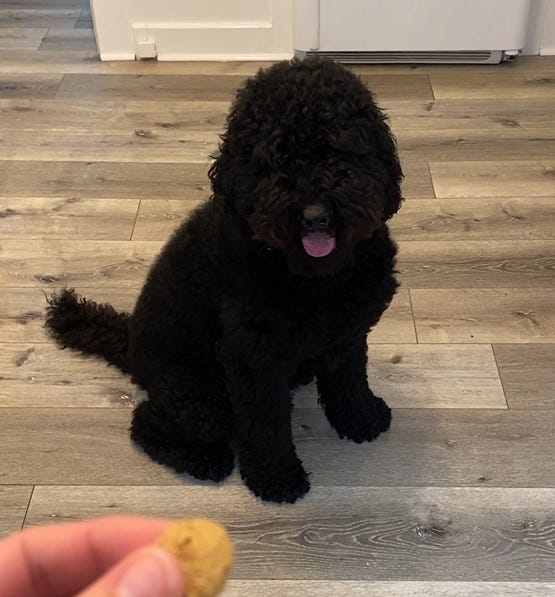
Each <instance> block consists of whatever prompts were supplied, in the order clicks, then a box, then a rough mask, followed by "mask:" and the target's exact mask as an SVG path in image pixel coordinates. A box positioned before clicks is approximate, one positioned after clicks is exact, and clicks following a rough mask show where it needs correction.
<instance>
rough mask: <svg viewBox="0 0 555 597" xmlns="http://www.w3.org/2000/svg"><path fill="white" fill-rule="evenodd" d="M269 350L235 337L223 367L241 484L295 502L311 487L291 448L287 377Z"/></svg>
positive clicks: (255, 340)
mask: <svg viewBox="0 0 555 597" xmlns="http://www.w3.org/2000/svg"><path fill="white" fill-rule="evenodd" d="M272 347H273V343H272V342H271V340H270V339H264V338H261V337H259V336H256V335H254V334H253V335H252V336H247V335H241V336H236V337H234V338H233V339H231V340H230V341H228V342H227V343H226V346H225V349H224V351H223V355H224V356H223V361H224V363H223V364H224V368H225V371H226V377H227V384H228V392H229V396H230V399H231V404H232V408H233V416H234V419H233V423H234V424H233V428H234V429H233V434H234V439H235V442H236V449H237V453H238V456H239V466H240V470H241V476H242V477H243V480H244V481H245V483H246V485H247V487H249V489H250V490H251V491H252V492H253V493H254V494H255V495H256V496H258V497H260V498H262V499H263V500H270V501H273V502H294V501H296V500H297V499H298V498H300V497H302V496H303V495H304V494H305V493H306V492H307V491H308V490H309V488H310V485H309V482H308V477H307V474H306V472H305V470H304V469H303V467H302V463H301V461H300V460H299V458H298V457H297V455H296V453H295V446H294V444H293V437H292V432H291V408H292V402H291V391H290V388H289V376H288V375H287V371H286V370H285V369H284V368H283V367H280V365H282V364H283V363H278V362H279V361H282V359H280V357H279V356H278V355H277V354H276V352H275V351H274V350H273V349H272ZM276 363H278V364H276Z"/></svg>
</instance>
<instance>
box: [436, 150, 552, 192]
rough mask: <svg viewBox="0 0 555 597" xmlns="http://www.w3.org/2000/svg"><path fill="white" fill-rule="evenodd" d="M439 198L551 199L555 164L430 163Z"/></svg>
mask: <svg viewBox="0 0 555 597" xmlns="http://www.w3.org/2000/svg"><path fill="white" fill-rule="evenodd" d="M430 171H431V173H432V179H433V182H434V188H435V191H436V195H437V197H452V198H454V197H519V196H521V197H551V196H553V189H554V188H555V160H553V159H549V160H532V161H527V160H519V161H512V162H511V161H493V160H492V161H485V162H484V161H465V162H462V161H458V162H430Z"/></svg>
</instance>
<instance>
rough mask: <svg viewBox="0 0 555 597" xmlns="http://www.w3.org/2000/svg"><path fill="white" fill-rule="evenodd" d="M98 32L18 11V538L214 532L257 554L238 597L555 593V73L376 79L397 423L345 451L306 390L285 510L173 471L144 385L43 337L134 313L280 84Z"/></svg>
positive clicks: (1, 490) (14, 282) (508, 67)
mask: <svg viewBox="0 0 555 597" xmlns="http://www.w3.org/2000/svg"><path fill="white" fill-rule="evenodd" d="M90 27H91V20H90V12H89V10H88V7H87V5H86V3H85V2H84V1H83V0H50V1H49V2H40V1H39V0H27V1H23V0H17V1H13V2H11V1H5V2H3V3H2V4H1V5H0V98H1V99H0V162H1V163H0V267H1V272H0V273H1V278H0V284H1V287H0V291H1V300H0V375H1V377H0V408H1V412H0V438H1V439H0V534H7V533H9V532H11V531H14V530H16V529H19V528H20V527H21V526H22V525H25V526H28V525H34V524H39V523H48V522H52V521H61V520H71V519H76V518H81V517H89V516H97V515H104V514H113V513H115V512H120V511H125V512H141V513H146V514H153V515H164V516H180V517H181V516H189V515H208V516H213V517H215V518H218V519H219V520H221V521H223V522H224V523H226V524H227V525H228V526H229V528H230V530H231V533H232V534H233V536H234V538H235V540H236V543H237V551H238V556H237V561H236V565H235V567H234V569H233V580H232V582H231V583H230V585H229V588H228V590H227V592H226V595H227V596H228V597H239V596H254V597H257V596H265V597H274V596H278V595H279V596H280V597H282V596H297V595H307V596H317V595H318V596H319V595H322V594H329V595H338V596H344V597H347V596H354V597H357V596H360V597H366V596H383V595H391V596H398V597H407V596H408V597H410V596H420V595H423V594H427V595H430V596H432V597H434V596H436V597H437V596H440V595H441V596H450V597H455V596H461V595H463V596H465V595H468V596H470V595H484V596H486V595H487V596H490V595H493V596H506V595H511V596H512V595H530V596H543V595H555V431H554V430H555V375H554V368H555V367H554V362H555V308H554V302H555V301H554V296H555V294H554V290H553V288H554V286H555V274H554V263H555V259H554V255H555V218H554V216H555V59H554V58H523V59H522V60H520V61H519V62H518V63H516V64H505V65H500V66H482V67H478V66H459V67H448V66H367V67H364V66H360V67H356V69H355V70H356V71H357V72H360V73H361V74H362V76H363V78H364V80H365V81H366V82H367V83H368V85H369V86H370V87H371V88H372V89H373V90H374V91H375V93H376V96H377V98H378V100H379V102H380V103H381V104H382V106H383V107H384V108H385V109H386V110H387V112H388V113H389V114H390V117H391V123H392V127H393V129H394V132H395V134H396V135H397V137H398V141H399V147H400V152H401V156H402V159H403V164H404V168H405V171H406V181H405V185H404V192H405V196H406V202H405V204H404V206H403V208H402V209H401V211H400V212H399V214H398V215H397V216H396V217H395V218H394V220H393V222H392V228H393V230H394V234H395V237H396V239H397V240H398V242H399V246H400V260H399V272H400V278H401V282H402V289H401V291H400V292H399V294H398V295H397V297H396V299H395V301H394V303H393V305H392V307H391V309H390V310H389V312H388V313H387V316H386V317H384V319H383V321H382V322H381V323H380V324H379V326H378V327H377V328H376V330H375V332H373V333H372V334H371V335H370V338H369V342H370V354H371V360H370V364H369V378H370V380H371V385H372V387H373V388H374V389H375V391H376V392H379V393H380V394H381V395H383V396H384V397H385V398H386V399H387V400H388V402H389V403H390V405H391V406H392V407H393V408H394V422H393V426H392V429H391V431H390V432H389V433H387V434H386V435H384V436H383V437H381V438H380V439H379V440H378V441H376V442H375V443H372V444H368V445H363V446H358V445H354V444H351V443H347V442H345V441H341V440H339V439H338V438H337V437H335V435H334V433H333V432H332V430H331V429H330V428H329V426H328V424H327V422H326V421H325V419H324V417H323V415H322V413H321V412H320V410H318V409H317V408H315V407H316V403H315V394H314V389H313V388H311V387H309V388H305V389H303V390H302V391H300V392H299V394H298V396H297V400H296V410H295V416H294V431H295V436H296V438H297V446H298V451H299V454H300V456H301V458H302V459H303V461H304V463H305V465H306V468H307V470H309V471H310V472H311V473H312V475H311V482H312V486H313V489H312V491H311V493H310V494H309V496H308V497H307V498H306V499H304V500H302V501H301V502H299V503H298V504H295V505H292V506H276V505H271V504H263V503H260V502H259V501H256V500H255V499H253V497H252V496H251V495H250V494H249V493H248V491H247V490H246V489H245V488H244V487H243V486H242V484H241V483H240V482H239V480H238V477H237V475H236V474H235V475H234V476H233V477H232V478H231V479H230V480H229V481H228V482H226V483H225V484H224V485H223V486H221V487H217V488H216V487H213V486H211V485H206V484H201V483H197V482H195V481H194V480H192V479H190V478H182V477H179V476H176V475H174V474H172V473H170V472H168V471H166V470H164V469H163V468H162V467H160V466H157V465H155V464H153V463H152V462H151V461H150V460H149V459H148V458H146V457H145V456H143V455H142V454H141V453H139V452H138V451H136V450H135V449H134V448H133V446H132V445H131V443H130V440H129V438H128V433H127V428H128V426H129V420H130V412H131V408H132V405H133V402H134V398H135V388H134V387H132V386H131V384H130V383H129V381H128V380H127V379H126V378H124V377H122V376H120V375H118V373H117V372H115V371H114V370H113V369H109V368H107V367H106V366H105V365H104V364H102V363H100V362H97V361H94V360H85V359H83V358H79V357H76V356H73V355H72V354H70V353H68V352H62V351H60V350H58V349H57V348H56V347H55V346H53V344H52V343H51V342H49V341H48V339H47V338H46V336H45V334H44V330H43V328H42V321H43V307H44V293H45V292H46V293H48V292H51V291H52V290H54V289H55V288H59V287H62V286H66V285H69V286H74V287H76V288H78V289H79V290H80V291H82V292H83V293H84V294H86V295H89V296H91V297H94V298H95V299H97V300H100V301H105V300H106V301H110V302H113V303H114V304H115V305H116V306H118V307H121V308H126V309H129V308H130V307H131V306H132V305H133V301H134V300H135V297H136V296H137V292H138V289H139V288H140V286H141V283H142V281H143V279H144V276H145V273H146V271H147V269H148V267H149V264H150V262H151V261H152V259H153V257H154V256H155V255H156V253H157V251H158V250H159V249H160V247H161V246H162V244H163V242H164V240H165V239H166V238H167V236H168V235H169V234H170V232H171V231H172V230H173V229H174V227H175V226H176V225H177V223H178V222H179V221H180V219H181V218H182V217H183V216H184V215H186V214H187V212H188V211H189V210H190V209H191V208H192V207H194V206H195V205H196V204H197V203H198V201H199V200H201V199H202V198H205V197H206V196H207V195H208V193H209V187H208V184H207V180H206V170H207V166H208V163H209V159H208V155H209V154H210V152H212V151H213V150H214V148H215V147H216V143H217V140H218V132H219V131H221V129H222V126H223V123H224V119H225V114H226V110H227V109H228V107H229V101H230V99H231V98H232V96H233V93H234V90H235V89H236V87H237V86H238V85H240V84H241V83H242V82H243V81H244V79H245V77H246V76H247V75H249V74H253V73H254V72H256V70H257V68H258V67H259V66H260V65H259V64H252V63H217V64H207V63H160V64H157V63H153V62H144V63H128V62H125V63H107V64H102V63H100V62H99V61H98V60H97V59H96V55H95V50H94V38H93V34H92V30H91V28H90Z"/></svg>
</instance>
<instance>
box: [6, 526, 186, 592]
mask: <svg viewBox="0 0 555 597" xmlns="http://www.w3.org/2000/svg"><path fill="white" fill-rule="evenodd" d="M169 523H170V521H168V520H160V519H153V518H142V517H138V516H137V517H132V516H121V517H113V518H102V519H98V520H90V521H84V522H74V523H63V524H53V525H46V526H40V527H34V528H30V529H26V530H24V531H22V532H21V533H16V534H14V535H12V536H10V537H8V538H7V539H5V540H4V541H2V542H0V595H2V597H67V596H69V595H78V596H79V597H181V595H183V586H184V579H183V578H182V574H181V571H180V568H179V565H178V563H177V561H176V559H175V558H174V557H173V556H172V555H171V554H169V553H167V552H165V551H164V550H162V549H161V548H159V547H154V546H152V543H153V542H154V541H155V540H156V539H157V538H158V536H159V535H160V533H161V532H162V531H163V530H164V529H165V528H166V527H167V526H168V524H169Z"/></svg>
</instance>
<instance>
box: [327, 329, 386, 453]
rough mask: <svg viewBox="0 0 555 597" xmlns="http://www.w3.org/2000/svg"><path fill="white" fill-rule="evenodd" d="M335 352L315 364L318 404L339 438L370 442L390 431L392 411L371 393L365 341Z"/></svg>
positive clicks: (362, 340) (359, 341)
mask: <svg viewBox="0 0 555 597" xmlns="http://www.w3.org/2000/svg"><path fill="white" fill-rule="evenodd" d="M343 349H344V347H341V349H338V350H337V351H335V352H334V353H330V354H328V355H327V358H323V359H322V360H321V361H320V362H319V363H318V368H317V375H316V377H317V385H318V394H319V402H320V404H321V405H322V406H323V407H324V411H325V413H326V416H327V418H328V421H329V422H330V424H331V426H332V427H333V428H334V429H335V430H336V431H337V433H338V435H339V437H347V438H349V439H352V440H353V441H355V442H357V443H361V442H365V441H372V440H373V439H375V438H376V437H377V436H378V435H379V434H380V433H382V432H383V431H387V430H388V429H389V424H390V422H391V410H390V408H389V407H388V406H387V404H386V403H385V402H384V401H383V400H382V399H381V398H379V397H378V396H375V395H374V394H373V393H372V390H370V388H369V387H368V380H367V376H366V339H365V338H364V339H360V340H358V341H357V342H355V344H354V345H353V346H352V347H351V348H350V349H349V350H343Z"/></svg>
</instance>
